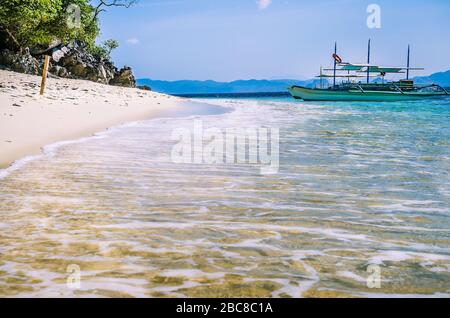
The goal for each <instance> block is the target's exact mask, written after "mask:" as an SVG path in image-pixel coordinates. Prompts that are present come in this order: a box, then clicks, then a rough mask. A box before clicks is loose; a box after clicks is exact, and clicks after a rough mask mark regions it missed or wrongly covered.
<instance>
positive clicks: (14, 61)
mask: <svg viewBox="0 0 450 318" xmlns="http://www.w3.org/2000/svg"><path fill="white" fill-rule="evenodd" d="M0 65H2V66H3V68H6V69H10V70H11V71H14V72H19V73H26V74H32V75H39V74H40V73H41V72H42V66H43V60H42V59H41V60H38V59H36V58H35V57H33V56H32V55H31V54H30V50H29V49H25V50H24V51H23V52H12V51H10V50H8V49H4V50H3V51H1V52H0Z"/></svg>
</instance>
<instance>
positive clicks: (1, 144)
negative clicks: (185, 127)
mask: <svg viewBox="0 0 450 318" xmlns="http://www.w3.org/2000/svg"><path fill="white" fill-rule="evenodd" d="M40 81H41V78H40V77H39V76H33V75H26V74H20V73H15V72H9V71H3V70H0V168H6V167H8V166H9V165H10V164H11V163H13V162H14V161H15V160H18V159H20V158H22V157H24V156H27V155H35V154H39V153H40V152H41V148H42V147H43V146H44V145H47V144H51V143H55V142H59V141H63V140H72V139H78V138H81V137H85V136H90V135H92V134H94V133H96V132H99V131H103V130H105V129H107V128H108V127H111V126H116V125H119V124H122V123H125V122H130V121H137V120H144V119H150V118H153V117H156V116H158V114H159V113H160V112H161V111H167V110H175V109H178V108H182V105H181V103H180V101H182V99H179V98H176V97H172V96H168V95H164V94H159V93H155V92H150V91H145V90H139V89H134V88H124V87H117V86H109V85H103V84H98V83H93V82H90V81H84V80H71V79H54V78H49V79H48V80H47V87H46V91H45V94H44V95H43V96H40V95H39V87H40Z"/></svg>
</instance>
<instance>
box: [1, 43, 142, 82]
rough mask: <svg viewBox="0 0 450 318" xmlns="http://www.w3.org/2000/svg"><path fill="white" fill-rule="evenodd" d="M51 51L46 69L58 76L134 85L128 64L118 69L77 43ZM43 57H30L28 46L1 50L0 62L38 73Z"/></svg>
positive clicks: (8, 66) (19, 70) (17, 70)
mask: <svg viewBox="0 0 450 318" xmlns="http://www.w3.org/2000/svg"><path fill="white" fill-rule="evenodd" d="M47 54H49V53H48V52H47ZM51 54H52V58H51V60H50V67H49V72H50V73H51V74H53V75H56V76H58V77H63V78H76V79H86V80H90V81H93V82H98V83H103V84H110V85H116V86H123V87H136V80H135V78H134V75H133V71H132V69H131V68H130V67H127V66H125V67H124V68H122V69H121V70H118V69H117V68H116V67H115V66H114V64H113V63H112V62H111V61H109V60H106V59H102V58H97V57H95V56H93V55H92V54H90V53H88V52H87V51H86V50H85V48H84V47H83V46H81V45H79V44H72V45H68V46H61V47H59V48H58V49H55V50H54V51H52V53H51ZM43 60H44V58H43V55H37V56H33V55H32V54H30V51H29V50H28V49H26V50H25V51H24V52H21V53H20V52H11V51H9V50H7V49H5V50H3V51H1V52H0V65H1V66H3V68H6V69H10V70H12V71H16V72H20V73H26V74H32V75H39V74H41V73H42V66H43Z"/></svg>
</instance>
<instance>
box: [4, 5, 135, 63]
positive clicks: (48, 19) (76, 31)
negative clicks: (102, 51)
mask: <svg viewBox="0 0 450 318" xmlns="http://www.w3.org/2000/svg"><path fill="white" fill-rule="evenodd" d="M135 2H136V0H127V1H120V0H111V1H105V0H97V1H94V0H1V1H0V44H3V46H4V44H5V43H6V44H7V46H14V47H16V48H18V49H19V48H23V47H36V46H44V47H45V46H46V45H49V44H50V43H52V42H54V41H57V40H59V41H61V42H64V43H68V42H70V41H73V40H78V41H81V42H83V43H85V44H86V45H87V46H88V47H91V48H92V47H95V40H96V38H97V36H98V34H99V30H100V29H99V21H98V15H99V14H100V13H101V12H103V11H106V8H108V7H127V8H128V7H130V6H131V5H132V4H134V3H135ZM109 44H113V43H112V42H111V43H109ZM112 49H114V47H109V46H108V47H107V50H108V54H109V53H110V51H111V50H112Z"/></svg>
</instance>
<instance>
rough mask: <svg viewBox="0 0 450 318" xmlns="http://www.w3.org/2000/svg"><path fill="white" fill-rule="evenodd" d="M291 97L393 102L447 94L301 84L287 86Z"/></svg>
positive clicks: (318, 99)
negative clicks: (330, 87) (350, 88)
mask: <svg viewBox="0 0 450 318" xmlns="http://www.w3.org/2000/svg"><path fill="white" fill-rule="evenodd" d="M288 90H289V92H290V93H291V95H292V97H294V98H296V99H303V100H304V101H355V102H358V101H364V102H394V101H402V100H416V99H425V98H436V97H444V96H448V95H447V94H446V93H445V92H398V91H364V92H362V91H359V90H332V89H312V88H306V87H301V86H292V87H289V88H288Z"/></svg>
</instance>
